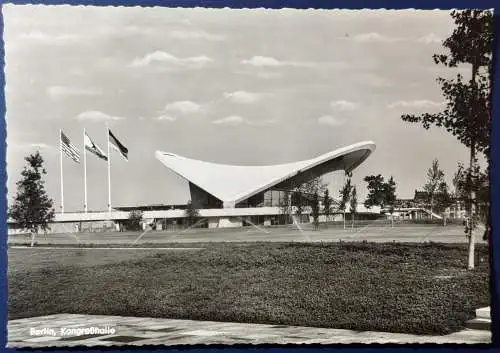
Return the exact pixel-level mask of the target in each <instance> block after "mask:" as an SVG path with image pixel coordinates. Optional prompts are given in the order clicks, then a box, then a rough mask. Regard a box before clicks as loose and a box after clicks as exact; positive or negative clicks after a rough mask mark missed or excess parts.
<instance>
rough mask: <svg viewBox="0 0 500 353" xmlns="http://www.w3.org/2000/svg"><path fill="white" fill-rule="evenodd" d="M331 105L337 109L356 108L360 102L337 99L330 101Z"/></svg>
mask: <svg viewBox="0 0 500 353" xmlns="http://www.w3.org/2000/svg"><path fill="white" fill-rule="evenodd" d="M330 107H331V108H332V109H335V110H355V109H356V108H357V107H358V103H354V102H350V101H346V100H337V101H333V102H330Z"/></svg>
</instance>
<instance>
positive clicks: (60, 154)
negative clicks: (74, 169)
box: [59, 129, 64, 213]
mask: <svg viewBox="0 0 500 353" xmlns="http://www.w3.org/2000/svg"><path fill="white" fill-rule="evenodd" d="M61 136H62V130H61V129H59V165H60V166H61V213H64V179H63V152H62V143H61Z"/></svg>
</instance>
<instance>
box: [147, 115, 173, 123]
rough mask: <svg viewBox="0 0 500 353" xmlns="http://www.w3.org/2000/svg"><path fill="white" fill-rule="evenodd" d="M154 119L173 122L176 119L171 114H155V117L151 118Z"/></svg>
mask: <svg viewBox="0 0 500 353" xmlns="http://www.w3.org/2000/svg"><path fill="white" fill-rule="evenodd" d="M153 119H154V120H158V121H168V122H173V121H176V120H177V117H175V116H171V115H160V116H157V117H156V118H153Z"/></svg>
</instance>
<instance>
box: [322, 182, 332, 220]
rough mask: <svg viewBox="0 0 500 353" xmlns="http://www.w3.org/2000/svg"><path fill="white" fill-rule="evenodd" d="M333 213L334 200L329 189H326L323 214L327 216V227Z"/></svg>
mask: <svg viewBox="0 0 500 353" xmlns="http://www.w3.org/2000/svg"><path fill="white" fill-rule="evenodd" d="M331 212H332V199H331V197H330V194H329V192H328V189H325V193H324V195H323V213H324V214H325V219H326V224H327V226H328V219H329V217H330V214H331Z"/></svg>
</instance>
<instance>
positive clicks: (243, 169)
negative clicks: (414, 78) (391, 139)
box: [156, 141, 375, 204]
mask: <svg viewBox="0 0 500 353" xmlns="http://www.w3.org/2000/svg"><path fill="white" fill-rule="evenodd" d="M374 150H375V144H374V143H373V142H371V141H365V142H359V143H356V144H353V145H350V146H347V147H343V148H339V149H337V150H335V151H332V152H328V153H325V154H323V155H321V156H318V157H316V158H312V159H309V160H306V161H300V162H293V163H286V164H278V165H264V166H236V165H226V164H217V163H209V162H204V161H200V160H195V159H190V158H186V157H182V156H178V155H175V154H173V153H168V152H162V151H156V158H157V159H158V160H159V161H160V162H162V163H163V164H164V165H165V166H166V167H167V168H169V169H170V170H172V171H173V172H174V173H176V174H178V175H180V176H181V177H183V178H185V179H187V180H188V181H190V182H191V183H193V184H195V185H197V186H198V187H200V188H201V189H203V190H205V191H206V192H208V193H209V194H212V195H213V196H215V197H216V198H218V199H220V200H221V201H223V202H224V203H225V204H226V203H237V202H240V201H242V200H244V199H247V198H248V197H251V196H253V195H255V194H257V193H259V192H261V191H263V190H266V189H268V188H270V187H272V186H274V185H276V184H278V183H280V182H282V181H285V180H287V179H290V178H292V177H293V176H295V175H297V174H298V173H302V172H305V171H308V170H310V169H311V168H313V167H316V166H319V165H321V164H324V163H328V162H332V163H333V164H332V165H329V166H328V168H329V169H330V170H332V171H333V170H341V169H345V170H346V171H351V170H353V169H354V168H356V167H357V166H358V165H360V164H361V163H362V162H363V161H364V160H365V159H366V158H368V156H369V155H370V154H371V153H372V152H373V151H374ZM341 157H342V162H340V161H341V159H340V158H341ZM335 161H338V163H335Z"/></svg>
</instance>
